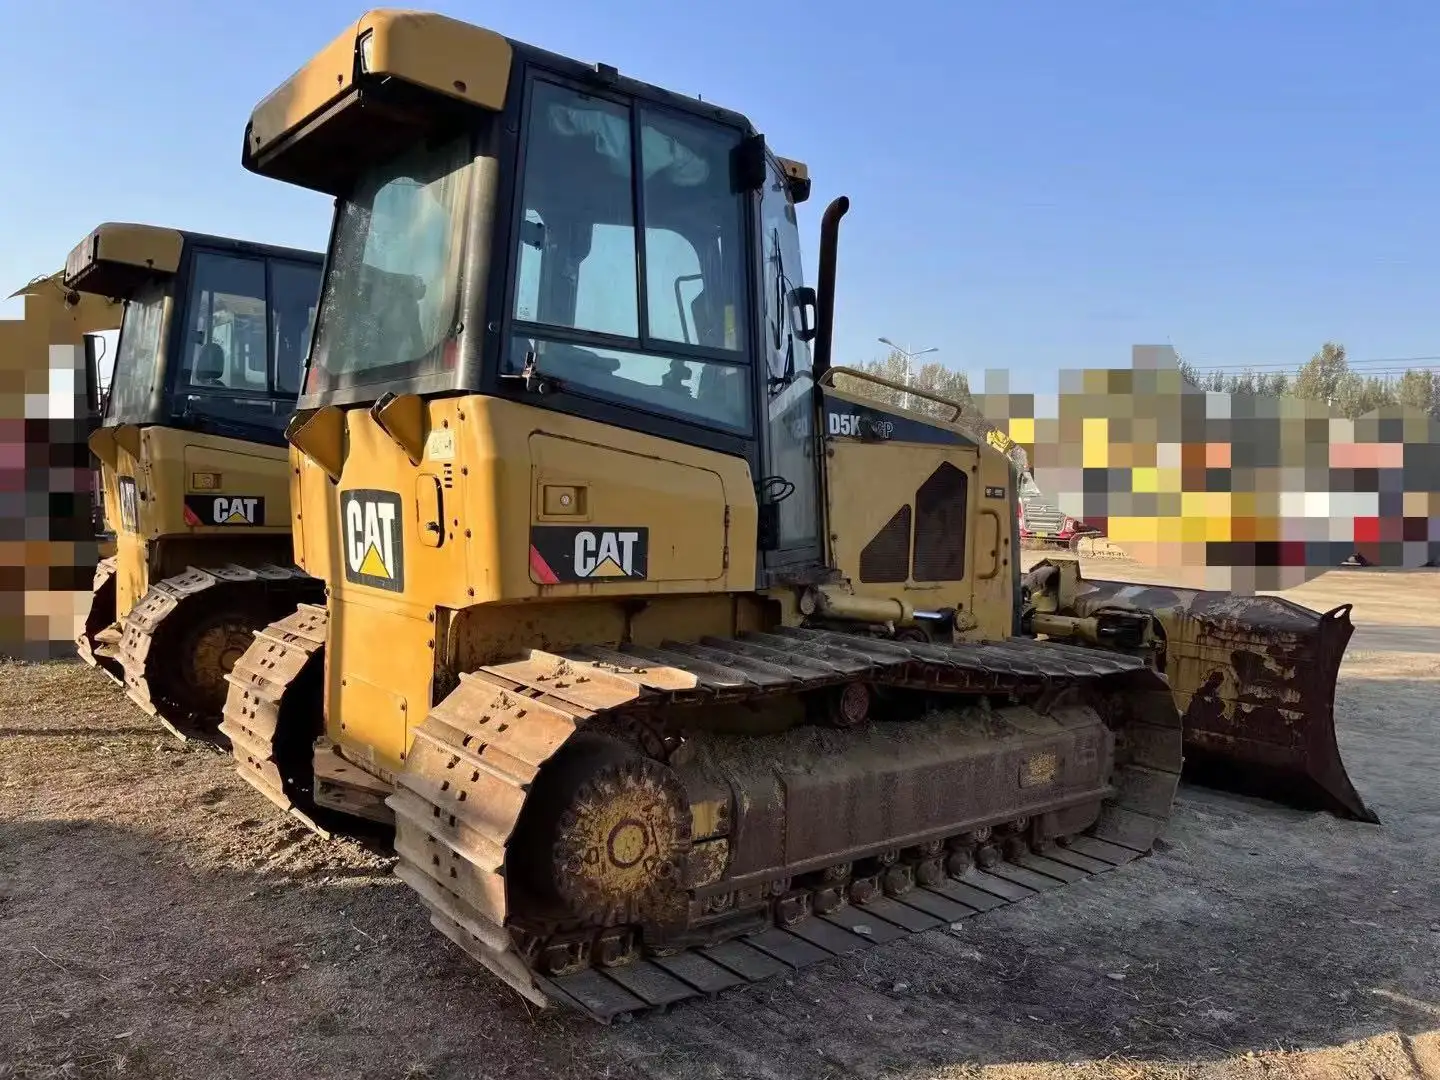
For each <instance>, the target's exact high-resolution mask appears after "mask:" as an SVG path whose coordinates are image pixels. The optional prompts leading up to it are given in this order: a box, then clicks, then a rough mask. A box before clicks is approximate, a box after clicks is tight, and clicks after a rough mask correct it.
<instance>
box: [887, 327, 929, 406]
mask: <svg viewBox="0 0 1440 1080" xmlns="http://www.w3.org/2000/svg"><path fill="white" fill-rule="evenodd" d="M879 340H880V344H881V345H889V346H890V348H892V349H894V350H895V351H896V352H898V353H899V354H900V355H901V356H903V357H904V358H905V387H906V391H907V392H906V394H905V398H904V400H903V401H902V402H901V403H900V407H901V408H902V409H908V408H910V394H909V392H908V391H909V387H910V377H911V376H910V361H911V360H913V359H915V357H917V356H924V355H925V354H926V353H932V352H939V351H940V348H939V346H936V345H932V346H931V347H930V348H928V349H920V350H918V351H916V350H912V349H902V348H901V347H900V346H899V345H896V344H895V342H893V341H891V340H890V339H889V338H888V337H882V338H880V339H879Z"/></svg>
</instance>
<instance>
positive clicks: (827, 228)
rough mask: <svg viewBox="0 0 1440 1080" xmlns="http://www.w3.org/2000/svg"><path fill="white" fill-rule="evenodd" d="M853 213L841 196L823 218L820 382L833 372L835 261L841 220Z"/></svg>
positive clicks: (815, 360) (814, 365)
mask: <svg viewBox="0 0 1440 1080" xmlns="http://www.w3.org/2000/svg"><path fill="white" fill-rule="evenodd" d="M849 212H850V200H849V198H847V197H846V196H844V195H841V196H839V197H838V198H836V199H835V200H834V201H832V202H831V203H830V205H829V206H827V207H826V208H825V216H824V217H823V218H821V219H820V277H819V281H818V286H819V287H818V289H817V290H816V298H815V306H816V307H817V308H819V309H820V310H819V312H818V315H819V325H818V326H817V327H816V328H815V330H816V333H815V355H814V356H812V357H811V361H810V362H811V370H812V371H813V372H814V376H815V380H816V382H819V381H820V380H821V379H822V378H824V377H825V373H826V372H827V371H829V370H830V345H831V343H832V342H833V341H834V337H835V259H836V252H837V250H838V248H839V245H840V219H841V218H843V217H844V216H845V215H846V214H848V213H849Z"/></svg>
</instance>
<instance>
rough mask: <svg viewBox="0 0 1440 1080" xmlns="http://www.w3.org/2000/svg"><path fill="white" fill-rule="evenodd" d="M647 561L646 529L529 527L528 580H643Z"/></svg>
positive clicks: (648, 543)
mask: <svg viewBox="0 0 1440 1080" xmlns="http://www.w3.org/2000/svg"><path fill="white" fill-rule="evenodd" d="M649 561H650V530H649V529H646V528H640V527H636V528H624V527H618V528H604V527H595V528H575V527H574V526H571V525H533V526H531V528H530V579H531V580H532V581H535V582H538V583H539V584H541V585H558V584H560V583H561V582H566V581H568V582H575V581H620V580H623V579H625V578H630V579H631V580H640V581H643V580H644V579H645V575H646V573H647V572H648V570H649Z"/></svg>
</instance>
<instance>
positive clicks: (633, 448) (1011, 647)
mask: <svg viewBox="0 0 1440 1080" xmlns="http://www.w3.org/2000/svg"><path fill="white" fill-rule="evenodd" d="M242 160H243V162H244V165H245V167H246V168H248V169H250V170H251V171H254V172H257V173H260V174H262V175H267V176H271V177H274V178H277V179H281V180H284V181H287V182H290V183H295V184H299V185H302V186H306V187H309V188H311V189H314V190H317V191H322V192H325V193H326V194H328V195H331V196H334V197H335V198H336V199H337V200H338V201H337V210H336V218H335V224H334V228H333V231H332V239H331V247H330V252H329V257H328V260H327V264H326V272H325V281H324V284H323V287H322V294H321V302H320V309H319V313H318V316H317V320H316V324H315V334H314V342H313V345H312V347H311V350H310V353H309V356H308V359H307V364H306V373H305V378H304V383H303V388H302V392H301V395H300V400H299V405H298V409H297V411H296V414H295V417H294V419H293V420H292V421H291V422H290V425H289V427H288V428H287V431H286V436H287V439H288V440H289V442H290V445H291V448H292V449H291V466H292V482H291V500H290V506H291V511H292V514H293V516H294V526H295V528H294V531H293V541H294V547H295V556H296V560H295V561H296V563H297V565H299V566H300V567H302V568H303V569H304V571H305V572H306V573H307V574H309V575H312V576H313V578H314V579H315V580H317V581H321V582H323V583H324V586H325V593H326V594H325V596H324V598H323V603H322V602H321V601H320V599H319V598H317V599H316V600H315V601H314V602H306V603H302V604H300V605H299V606H298V607H297V608H296V609H295V610H294V611H293V612H291V613H288V614H287V615H286V616H285V617H283V618H281V619H278V620H276V621H275V622H273V623H272V624H271V625H270V626H268V627H266V628H265V629H263V630H261V631H259V632H258V633H257V634H256V635H255V636H254V640H253V641H252V642H251V644H250V645H249V647H248V648H247V649H246V651H245V653H244V655H243V656H241V657H240V658H239V660H238V661H237V662H236V663H235V665H234V668H233V670H232V671H231V672H230V673H229V675H228V676H227V682H228V683H229V692H228V697H227V699H226V702H225V712H224V722H223V724H222V727H221V730H222V731H223V732H224V733H225V734H226V735H227V736H228V737H229V739H230V742H231V747H232V751H233V754H234V756H235V760H236V765H237V768H238V770H239V771H240V773H241V775H242V776H244V777H245V778H246V779H247V780H248V781H249V782H251V783H252V784H253V785H254V786H255V787H256V788H257V789H259V790H260V791H261V792H263V793H264V794H265V796H266V797H267V798H269V799H270V800H271V801H272V802H274V803H275V804H276V805H277V806H279V807H281V808H283V809H285V810H287V811H289V812H293V813H296V814H297V815H299V816H301V817H302V818H303V819H304V820H306V821H307V822H309V823H311V824H312V825H313V826H314V827H316V828H317V829H321V830H325V829H328V828H329V827H331V826H332V825H333V824H335V823H336V822H341V821H343V818H344V816H346V815H348V816H350V817H353V818H365V819H372V820H376V821H385V822H391V823H393V825H394V830H395V831H394V836H395V851H396V856H397V867H396V872H397V873H398V875H399V876H400V877H401V878H402V879H403V880H404V881H405V882H406V883H407V884H408V885H409V886H410V887H411V889H412V890H413V891H414V892H415V894H416V895H417V898H418V899H419V900H420V902H421V903H423V904H424V905H425V906H426V908H427V909H428V910H429V911H430V914H431V920H432V923H433V924H434V926H435V927H436V928H438V929H439V930H440V931H441V932H442V933H443V934H444V935H445V936H446V937H448V938H449V939H450V940H451V941H453V942H454V943H455V944H457V945H458V946H459V947H460V948H462V949H463V950H464V951H465V952H467V953H468V954H469V955H470V956H472V957H473V958H474V959H475V960H476V961H477V962H478V963H480V964H482V965H483V966H485V967H486V968H488V969H489V970H490V971H491V972H493V973H494V974H495V975H496V976H497V977H499V978H500V979H502V980H504V981H505V982H506V983H507V984H509V985H510V986H511V987H513V988H514V989H515V990H516V991H517V992H518V993H519V994H521V995H523V996H524V997H525V998H527V999H529V1000H530V1001H532V1002H535V1003H537V1004H541V1005H561V1006H565V1007H571V1008H576V1009H578V1010H580V1011H581V1012H583V1013H585V1014H586V1015H588V1016H591V1017H593V1018H595V1019H599V1020H609V1019H612V1018H613V1017H615V1016H619V1015H625V1014H628V1013H632V1012H635V1011H638V1010H643V1009H647V1008H654V1007H662V1006H666V1005H668V1004H671V1003H674V1002H676V1001H681V1000H683V999H686V998H689V997H695V996H700V995H706V994H710V993H715V992H718V991H720V990H723V989H727V988H729V987H731V986H740V985H744V984H746V983H750V982H754V981H757V980H761V979H764V978H766V977H768V976H769V975H771V974H774V973H778V972H779V971H781V970H788V969H795V968H799V967H804V966H807V965H809V964H811V963H816V962H820V961H823V960H825V959H827V958H829V957H833V956H837V955H844V954H848V953H850V952H853V951H856V950H858V949H861V948H865V947H867V946H869V945H872V944H881V943H883V942H885V941H888V940H891V939H893V938H895V937H898V936H900V935H901V934H904V933H907V932H919V931H923V930H925V929H928V928H931V927H934V926H939V925H942V924H946V923H950V922H954V921H958V920H961V919H966V918H972V917H982V913H983V912H985V911H987V910H989V909H991V908H994V907H997V906H1000V905H1002V904H1005V903H1009V902H1013V901H1016V900H1019V899H1023V898H1025V897H1029V896H1033V895H1036V894H1038V893H1044V892H1047V891H1050V890H1052V889H1057V888H1061V887H1063V886H1064V885H1065V884H1068V883H1070V882H1072V881H1074V880H1077V879H1079V878H1081V877H1084V876H1086V875H1088V874H1093V873H1104V872H1106V871H1108V870H1110V869H1113V868H1114V867H1116V866H1119V865H1123V864H1125V863H1127V862H1129V861H1131V860H1133V859H1134V858H1137V857H1139V856H1141V855H1143V854H1145V853H1147V852H1148V851H1150V850H1151V848H1152V845H1153V843H1154V841H1155V840H1156V839H1157V838H1158V837H1159V836H1160V835H1161V833H1162V832H1163V831H1164V829H1165V826H1166V823H1167V822H1168V819H1169V816H1170V812H1171V806H1172V802H1173V799H1174V794H1175V790H1176V784H1177V781H1178V778H1179V773H1180V769H1181V765H1182V757H1183V752H1182V723H1183V721H1182V709H1181V707H1180V705H1179V701H1180V696H1181V694H1182V693H1187V692H1189V691H1188V688H1187V687H1184V686H1180V685H1177V684H1175V683H1174V680H1173V679H1171V678H1169V677H1167V674H1164V673H1162V670H1163V669H1164V668H1165V664H1166V663H1167V662H1169V663H1170V664H1171V670H1174V671H1176V672H1177V673H1182V674H1183V677H1185V678H1190V677H1192V676H1193V674H1194V671H1193V670H1192V667H1193V665H1189V664H1182V663H1178V662H1177V660H1176V658H1178V657H1180V656H1181V655H1182V653H1183V650H1182V649H1180V648H1179V646H1180V645H1181V644H1182V641H1183V627H1180V626H1179V624H1175V625H1174V626H1173V627H1162V626H1161V625H1160V623H1159V622H1157V619H1156V617H1155V615H1154V614H1153V613H1151V612H1149V611H1147V610H1145V609H1143V607H1137V606H1136V605H1133V604H1132V605H1128V606H1127V605H1126V604H1121V603H1117V604H1107V603H1096V604H1092V605H1088V606H1087V607H1086V609H1085V610H1084V611H1079V610H1076V604H1077V603H1078V600H1077V597H1078V595H1079V590H1078V589H1077V588H1070V589H1069V591H1063V590H1060V589H1059V587H1058V584H1057V583H1056V582H1052V581H1051V580H1050V579H1049V578H1047V577H1044V576H1043V575H1042V577H1041V578H1032V579H1031V580H1030V581H1029V582H1028V583H1024V584H1022V581H1021V577H1020V566H1019V558H1018V547H1019V539H1018V535H1017V516H1018V502H1017V489H1016V484H1015V474H1014V471H1013V470H1012V468H1011V463H1010V460H1009V459H1008V457H1006V456H1005V454H1003V453H1002V452H1000V451H998V450H997V449H995V448H994V447H992V446H991V445H988V444H987V443H986V442H985V441H984V440H983V439H977V438H975V437H974V436H973V435H972V434H971V433H968V432H967V431H966V430H965V429H964V428H962V427H960V426H958V425H957V424H955V423H950V422H947V421H943V420H937V419H935V418H933V417H929V416H926V415H923V414H919V413H916V412H911V411H908V410H906V409H903V408H898V407H891V406H886V405H880V404H877V403H876V402H875V401H873V400H871V399H867V398H866V397H864V396H862V395H859V394H857V393H854V392H848V391H844V390H841V389H838V388H837V387H836V386H835V384H834V377H835V375H836V374H837V373H843V374H846V375H849V376H853V377H854V378H856V379H860V380H863V379H864V378H865V375H864V373H861V372H854V371H851V370H849V369H841V368H835V367H832V365H831V363H830V354H831V342H832V326H833V315H834V310H833V309H834V284H835V270H836V253H837V244H838V235H839V225H840V219H841V217H842V216H843V215H844V213H845V212H846V210H847V209H848V202H847V201H846V200H844V199H837V200H835V201H834V202H833V203H831V205H830V207H829V208H828V209H827V210H826V212H825V215H824V221H823V223H822V228H821V237H822V238H821V248H820V250H821V263H820V273H819V287H818V290H815V289H810V288H808V287H806V286H804V285H802V284H801V282H802V281H803V277H802V274H801V268H800V248H799V237H798V226H797V223H796V206H797V205H798V204H799V203H802V202H804V201H805V199H806V198H807V197H808V194H809V189H810V181H809V178H808V173H807V171H806V169H805V167H804V166H803V165H801V164H799V163H798V162H793V161H788V160H785V159H782V158H778V157H776V156H775V155H774V154H773V153H771V152H770V151H769V150H768V148H767V147H766V145H765V141H764V139H763V137H762V136H760V135H759V134H758V133H756V132H755V130H754V128H753V127H752V126H751V125H750V123H749V121H747V120H746V119H745V118H744V117H743V116H740V115H739V114H736V113H731V112H728V111H726V110H723V109H720V108H717V107H715V106H713V105H710V104H708V103H702V102H699V101H696V100H692V99H687V98H682V97H679V96H677V95H673V94H669V93H666V92H665V91H662V90H659V89H657V88H655V87H651V86H647V85H645V84H641V83H638V82H635V81H633V80H630V79H627V78H625V77H623V76H621V75H619V74H618V73H617V72H616V71H614V69H612V68H609V67H606V66H605V65H595V66H594V67H589V66H585V65H581V64H578V63H576V62H574V61H571V60H567V59H565V58H563V57H558V56H555V55H553V54H550V53H547V52H543V51H541V50H538V49H534V48H532V47H530V46H526V45H523V44H521V43H518V42H514V41H509V40H507V39H505V38H502V37H500V36H498V35H496V34H493V33H491V32H489V31H485V30H481V29H479V28H477V27H473V26H469V25H467V24H464V23H460V22H456V21H454V20H451V19H448V18H444V17H441V16H438V15H430V14H425V13H418V12H395V11H377V12H370V13H368V14H366V15H365V16H363V17H362V18H361V19H359V20H358V21H357V22H356V23H355V24H354V25H353V26H351V27H350V28H348V29H347V30H346V31H345V33H343V34H341V35H340V37H338V38H337V39H336V40H335V41H334V42H332V43H331V45H330V46H328V47H327V48H326V49H325V50H324V51H322V52H321V53H320V54H318V55H317V56H316V58H315V59H314V60H312V61H311V62H310V64H309V65H307V67H305V68H304V69H302V70H301V71H300V72H298V73H297V74H296V75H295V76H294V77H293V78H292V79H291V80H290V81H289V82H287V83H286V84H285V85H284V86H282V87H281V88H280V89H278V90H277V91H276V92H275V93H273V94H272V95H271V96H270V97H268V98H267V99H266V100H265V101H264V102H262V103H261V104H260V105H259V106H258V107H257V108H256V109H255V111H254V113H253V114H252V116H251V120H250V124H249V126H248V127H247V129H246V134H245V144H244V153H243V159H242ZM382 207H383V212H381V208H382ZM632 280H633V281H635V282H636V287H635V289H634V290H633V292H632V291H630V290H629V287H628V285H627V284H626V283H627V282H629V281H632ZM812 346H813V350H814V352H813V356H812V353H811V349H812ZM957 408H958V407H957ZM1072 584H1073V583H1072ZM1167 634H1168V636H1167ZM1227 662H1230V661H1227ZM1337 662H1338V661H1337ZM1290 674H1291V676H1292V677H1293V676H1294V675H1295V673H1294V672H1293V671H1292V672H1291V673H1290ZM1212 699H1213V700H1215V701H1216V702H1218V706H1217V707H1218V708H1220V709H1221V710H1222V711H1223V710H1224V709H1225V708H1227V707H1229V706H1228V705H1227V700H1228V699H1224V698H1223V697H1212ZM1212 699H1207V700H1212ZM1230 704H1232V705H1233V702H1231V703H1230Z"/></svg>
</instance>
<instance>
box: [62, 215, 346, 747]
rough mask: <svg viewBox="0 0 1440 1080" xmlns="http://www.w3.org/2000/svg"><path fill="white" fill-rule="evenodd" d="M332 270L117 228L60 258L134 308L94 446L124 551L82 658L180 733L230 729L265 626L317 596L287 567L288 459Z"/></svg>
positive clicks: (106, 566) (100, 585)
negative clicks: (287, 435) (233, 672)
mask: <svg viewBox="0 0 1440 1080" xmlns="http://www.w3.org/2000/svg"><path fill="white" fill-rule="evenodd" d="M322 261H323V260H322V256H321V255H319V254H318V253H315V252H308V251H297V250H293V249H289V248H281V247H272V246H269V245H264V244H256V243H251V242H247V241H241V240H233V239H229V238H225V237H218V236H206V235H202V234H198V233H190V232H182V231H180V230H176V229H169V228H161V227H157V226H152V225H138V224H128V223H120V222H108V223H105V224H103V225H101V226H99V227H98V228H96V229H95V230H94V231H92V232H91V233H90V234H89V235H88V236H86V237H85V239H84V240H83V241H82V242H81V243H80V244H79V245H77V246H76V247H75V249H74V250H73V251H72V252H71V253H70V256H69V258H68V259H67V260H66V264H65V270H64V273H63V276H62V281H63V284H64V287H65V288H66V289H68V290H72V291H73V292H74V293H75V294H81V293H88V294H97V295H99V296H103V297H108V298H112V299H116V300H121V301H123V303H124V312H123V316H122V319H121V324H120V336H119V343H118V346H117V349H116V355H115V358H114V365H113V370H112V373H111V379H110V386H109V392H108V396H107V398H106V402H105V409H104V413H103V415H102V417H101V420H100V425H99V427H98V428H97V429H96V430H95V431H94V432H93V433H92V435H91V436H90V447H91V450H92V451H93V452H94V455H95V457H96V458H97V459H98V461H99V463H100V476H101V482H100V487H101V490H102V491H103V498H104V504H105V517H106V520H107V521H108V522H109V524H110V525H111V527H112V528H113V529H114V533H115V553H114V555H113V556H111V557H109V558H106V559H102V560H101V562H100V564H99V566H98V568H97V570H96V574H95V583H94V591H93V595H92V599H91V607H90V611H89V612H88V614H87V616H86V621H85V626H84V629H83V630H82V632H81V633H80V635H79V638H78V639H77V642H76V646H77V649H78V651H79V653H80V656H81V658H82V659H84V660H85V661H86V662H87V663H90V664H92V665H95V666H98V667H101V668H102V669H104V670H105V671H106V672H107V673H108V674H110V675H111V677H112V678H114V679H115V680H116V681H117V682H120V683H121V684H122V685H123V686H124V687H125V689H126V692H127V693H128V694H129V696H130V697H131V698H132V699H133V700H134V701H135V702H136V703H137V704H138V705H140V706H141V707H142V708H143V709H145V710H146V711H147V712H150V713H152V714H154V715H155V716H157V717H158V718H159V719H161V721H162V722H164V723H165V724H166V725H167V726H169V727H171V729H172V730H174V731H175V732H176V733H177V734H183V733H184V730H185V729H186V728H187V727H189V726H190V725H191V724H192V723H194V722H196V721H199V722H201V723H204V722H208V723H211V724H213V723H214V722H216V721H218V720H219V718H220V712H221V709H222V707H223V705H224V701H225V693H226V689H227V684H226V683H225V681H224V676H225V673H226V672H228V671H229V669H230V667H231V666H232V665H233V664H234V662H235V659H236V658H237V657H238V656H239V655H240V653H241V652H243V651H244V649H245V648H246V646H247V645H248V644H249V642H250V640H251V634H252V632H253V631H254V630H255V629H257V628H258V627H262V626H264V625H266V624H267V623H268V622H270V621H272V620H273V619H275V618H278V617H280V616H281V615H283V614H285V613H286V612H287V611H293V610H294V608H295V606H296V605H297V604H298V603H299V602H301V601H302V600H313V599H315V598H316V597H317V596H319V595H321V594H322V589H323V586H322V585H321V584H320V583H319V582H316V581H314V580H313V579H311V578H309V577H307V576H306V575H305V574H303V573H302V572H300V571H299V570H297V569H296V568H295V567H294V565H293V561H292V544H291V540H290V518H291V514H290V504H289V494H290V492H289V479H290V468H289V463H288V460H287V457H286V452H285V449H284V446H285V441H284V429H285V424H286V422H287V421H288V420H289V418H290V416H291V414H292V413H293V411H294V407H295V400H296V397H297V395H298V392H299V385H300V384H299V380H300V372H301V367H302V364H303V360H304V356H305V351H306V348H307V346H308V342H309V333H310V328H311V324H312V321H313V316H314V310H315V306H316V303H317V300H318V296H319V289H320V270H321V264H322Z"/></svg>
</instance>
